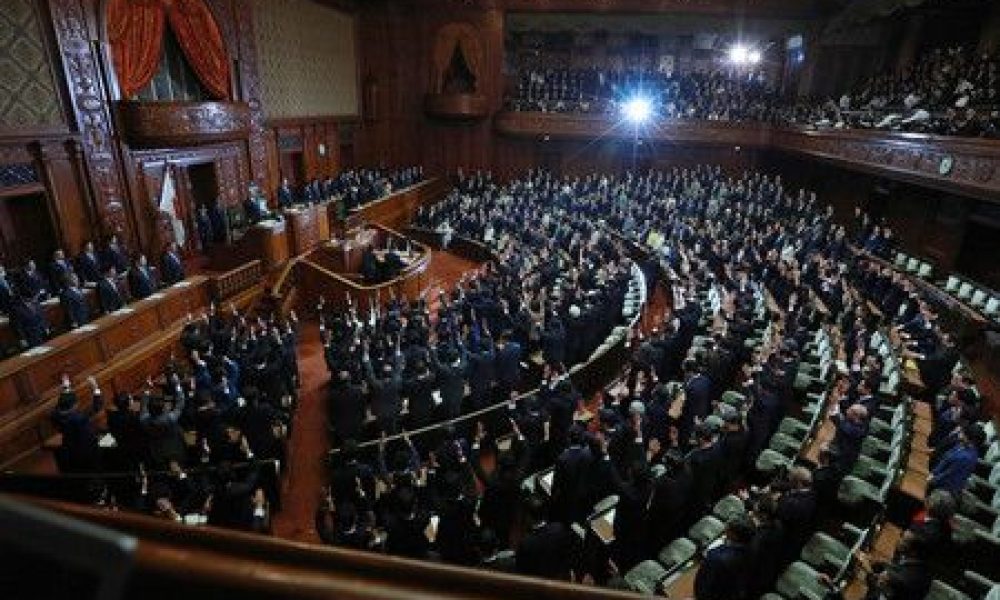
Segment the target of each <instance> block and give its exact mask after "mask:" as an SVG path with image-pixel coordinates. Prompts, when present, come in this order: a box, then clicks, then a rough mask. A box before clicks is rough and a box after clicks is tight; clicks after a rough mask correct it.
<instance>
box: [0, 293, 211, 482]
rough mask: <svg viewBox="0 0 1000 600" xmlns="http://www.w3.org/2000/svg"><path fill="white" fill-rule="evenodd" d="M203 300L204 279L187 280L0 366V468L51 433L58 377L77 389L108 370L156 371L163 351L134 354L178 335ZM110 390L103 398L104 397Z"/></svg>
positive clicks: (57, 391)
mask: <svg viewBox="0 0 1000 600" xmlns="http://www.w3.org/2000/svg"><path fill="white" fill-rule="evenodd" d="M208 298H209V286H208V279H207V278H206V277H202V276H197V277H191V278H188V279H186V280H185V281H183V282H181V283H179V284H177V285H174V286H171V287H170V288H167V289H164V290H162V291H160V292H158V293H156V294H154V295H152V296H150V297H149V298H146V299H144V300H140V301H138V302H134V303H132V304H130V305H128V306H127V307H126V308H124V309H122V310H120V311H117V312H115V313H112V314H110V315H105V316H103V317H101V318H99V319H97V320H95V321H93V322H92V323H90V324H88V325H87V326H85V327H81V328H79V329H76V330H74V331H71V332H68V333H65V334H63V335H61V336H58V337H56V338H54V339H52V340H49V341H48V342H47V343H45V344H44V345H42V346H40V347H38V348H34V349H32V350H29V351H27V352H25V353H22V354H20V355H19V356H16V357H13V358H11V359H9V360H7V361H4V362H3V363H0V464H4V463H6V462H8V461H9V460H10V459H11V458H14V457H16V456H17V455H18V454H20V453H23V452H24V451H26V450H30V449H31V448H32V447H33V446H34V447H37V445H38V444H39V443H40V442H41V441H42V440H43V439H44V437H45V435H46V434H50V433H51V432H50V429H51V427H50V426H49V425H48V415H49V413H50V412H51V410H52V408H53V406H54V404H55V398H56V396H57V395H58V393H59V388H60V385H61V380H62V376H63V374H66V375H68V376H69V377H70V380H71V381H72V383H73V385H74V386H75V387H77V388H82V387H83V382H84V380H85V379H86V378H87V377H88V376H91V375H95V374H98V373H99V372H100V371H101V370H102V369H104V368H106V367H108V366H109V365H111V364H115V365H118V364H119V363H130V364H131V363H137V361H142V360H154V361H158V364H159V365H160V366H162V364H163V357H162V356H161V355H160V354H162V351H163V348H159V347H158V348H157V350H159V351H161V353H160V354H156V355H155V357H154V356H151V355H148V354H147V353H144V352H138V351H137V350H136V349H137V348H141V347H146V346H147V345H148V344H149V342H150V341H151V340H156V339H157V337H158V336H161V335H162V334H163V333H164V332H166V331H171V330H173V329H178V330H179V328H180V327H181V326H182V324H183V322H184V319H185V317H186V316H187V314H188V313H196V312H200V311H201V310H203V309H204V308H205V306H207V305H208ZM171 335H176V334H173V333H172V334H171ZM173 341H174V342H176V339H175V340H173ZM145 372H148V371H144V373H145ZM143 377H144V375H143ZM140 381H141V379H140ZM130 383H131V382H130ZM103 384H104V382H103V381H102V385H103ZM115 388H116V386H112V387H111V388H110V389H109V388H108V387H105V389H104V392H105V393H106V394H108V395H109V396H110V394H112V393H114V391H115ZM126 389H134V387H133V388H126ZM109 400H110V398H109Z"/></svg>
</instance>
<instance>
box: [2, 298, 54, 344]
mask: <svg viewBox="0 0 1000 600" xmlns="http://www.w3.org/2000/svg"><path fill="white" fill-rule="evenodd" d="M10 320H11V323H12V324H13V325H14V330H15V331H16V332H17V334H18V337H19V338H20V340H21V345H22V347H24V348H34V347H35V346H37V345H39V344H41V343H42V342H44V341H45V340H47V339H48V337H49V333H50V331H49V324H48V321H46V320H45V311H44V310H43V309H42V304H41V303H40V302H39V301H38V298H36V297H32V296H26V295H24V294H17V295H16V296H15V297H14V303H13V304H12V305H11V309H10Z"/></svg>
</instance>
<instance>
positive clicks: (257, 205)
mask: <svg viewBox="0 0 1000 600" xmlns="http://www.w3.org/2000/svg"><path fill="white" fill-rule="evenodd" d="M243 210H244V212H246V215H247V219H249V220H250V222H251V223H260V222H261V221H266V220H267V219H271V218H274V217H275V215H274V214H272V213H271V210H270V209H269V208H268V207H267V198H265V197H264V194H263V193H262V192H261V191H260V188H259V187H257V184H256V183H251V184H250V194H249V195H248V196H247V199H246V200H245V201H244V202H243Z"/></svg>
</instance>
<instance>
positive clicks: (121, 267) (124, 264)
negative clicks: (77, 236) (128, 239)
mask: <svg viewBox="0 0 1000 600" xmlns="http://www.w3.org/2000/svg"><path fill="white" fill-rule="evenodd" d="M102 259H103V260H102V263H103V266H104V268H105V269H107V268H108V267H114V268H115V271H116V272H117V273H118V274H119V275H124V274H125V272H126V271H128V266H129V265H128V251H127V250H126V249H125V246H124V245H123V244H122V243H121V240H119V239H118V236H117V235H115V234H112V235H111V239H109V240H108V245H107V247H106V248H105V249H104V255H103V256H102Z"/></svg>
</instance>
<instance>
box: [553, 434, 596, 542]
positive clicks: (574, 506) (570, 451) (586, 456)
mask: <svg viewBox="0 0 1000 600" xmlns="http://www.w3.org/2000/svg"><path fill="white" fill-rule="evenodd" d="M585 436H586V434H585V433H584V431H583V430H582V429H579V428H573V429H571V430H570V432H569V440H570V445H569V447H568V448H566V449H565V450H563V452H562V454H560V455H559V458H558V459H556V465H555V472H554V474H553V478H552V518H553V519H555V520H557V521H561V522H563V523H573V522H579V521H582V520H583V519H585V518H586V517H587V515H588V513H589V512H590V508H591V503H590V497H591V495H592V492H591V490H590V488H589V484H590V477H589V475H590V473H591V469H592V465H593V462H594V456H593V454H592V453H591V451H590V448H589V447H588V446H587V445H586V439H585Z"/></svg>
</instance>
